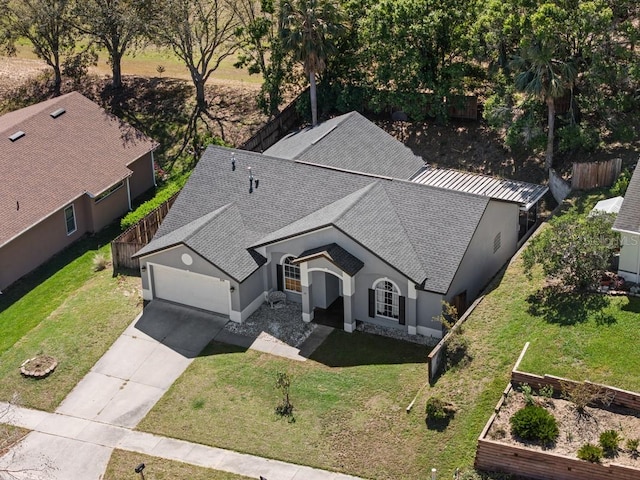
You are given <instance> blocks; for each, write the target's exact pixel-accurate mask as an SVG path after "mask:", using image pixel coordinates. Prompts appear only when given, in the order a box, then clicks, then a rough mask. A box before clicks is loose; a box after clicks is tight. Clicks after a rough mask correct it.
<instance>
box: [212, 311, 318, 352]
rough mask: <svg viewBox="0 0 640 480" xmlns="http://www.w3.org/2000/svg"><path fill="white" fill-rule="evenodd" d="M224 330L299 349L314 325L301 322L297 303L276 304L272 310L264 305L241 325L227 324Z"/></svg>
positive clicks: (300, 312)
mask: <svg viewBox="0 0 640 480" xmlns="http://www.w3.org/2000/svg"><path fill="white" fill-rule="evenodd" d="M224 328H225V329H227V330H229V331H230V332H233V333H237V334H239V335H245V336H247V337H257V338H264V339H265V340H269V341H274V342H278V343H283V344H286V345H289V346H292V347H296V348H299V347H300V345H302V343H303V342H304V341H305V340H306V339H307V337H308V336H309V335H311V332H313V330H314V329H315V328H316V324H314V323H305V322H303V321H302V306H301V305H300V304H298V303H288V304H286V305H285V304H276V305H274V308H271V307H270V306H269V305H268V304H266V303H264V304H262V305H261V306H260V308H258V310H256V311H255V312H254V313H253V314H252V315H251V316H250V317H249V318H248V319H247V320H245V321H244V322H243V323H235V322H228V323H227V324H226V325H225V327H224Z"/></svg>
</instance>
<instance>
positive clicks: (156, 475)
mask: <svg viewBox="0 0 640 480" xmlns="http://www.w3.org/2000/svg"><path fill="white" fill-rule="evenodd" d="M140 463H144V464H145V466H146V468H145V469H144V478H145V480H175V479H189V480H249V478H248V477H243V476H241V475H234V474H232V473H226V472H221V471H219V470H211V469H208V468H202V467H195V466H193V465H188V464H186V463H180V462H174V461H171V460H165V459H164V458H158V457H150V456H149V455H142V454H141V453H133V452H126V451H124V450H114V451H113V454H112V455H111V460H110V461H109V465H108V466H107V471H106V473H105V474H104V476H103V477H102V478H103V480H125V479H134V478H139V477H138V475H137V474H135V473H134V471H133V470H134V468H135V467H136V466H137V465H139V464H140Z"/></svg>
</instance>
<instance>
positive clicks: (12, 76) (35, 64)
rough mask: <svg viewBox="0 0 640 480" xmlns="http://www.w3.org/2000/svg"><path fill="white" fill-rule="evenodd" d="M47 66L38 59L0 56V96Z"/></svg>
mask: <svg viewBox="0 0 640 480" xmlns="http://www.w3.org/2000/svg"><path fill="white" fill-rule="evenodd" d="M47 68H48V67H47V65H46V64H45V63H44V62H42V61H40V60H27V59H25V58H9V57H0V96H4V95H6V93H7V92H8V91H10V90H12V89H14V88H17V87H19V86H20V85H22V84H23V83H25V82H26V81H27V80H29V79H31V78H34V77H37V76H38V75H40V74H41V73H42V72H44V71H45V70H46V69H47Z"/></svg>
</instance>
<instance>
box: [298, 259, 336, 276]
mask: <svg viewBox="0 0 640 480" xmlns="http://www.w3.org/2000/svg"><path fill="white" fill-rule="evenodd" d="M306 263H308V262H302V263H300V266H302V265H305V264H306ZM307 272H309V273H312V272H322V273H330V274H331V275H333V276H334V277H336V278H338V279H342V274H340V275H338V274H337V273H336V272H334V271H333V270H331V269H329V268H325V267H312V268H307Z"/></svg>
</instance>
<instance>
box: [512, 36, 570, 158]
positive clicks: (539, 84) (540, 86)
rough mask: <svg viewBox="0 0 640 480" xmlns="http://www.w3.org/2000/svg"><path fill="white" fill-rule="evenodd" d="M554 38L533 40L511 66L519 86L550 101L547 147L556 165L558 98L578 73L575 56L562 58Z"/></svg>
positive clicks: (546, 156)
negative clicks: (555, 46) (553, 42)
mask: <svg viewBox="0 0 640 480" xmlns="http://www.w3.org/2000/svg"><path fill="white" fill-rule="evenodd" d="M555 53H556V51H555V50H554V48H553V45H552V44H551V42H548V43H545V42H542V41H535V42H532V43H531V44H530V45H529V46H528V48H526V49H525V50H524V52H523V54H522V56H516V57H514V58H513V59H512V60H511V68H512V69H513V71H514V72H518V73H517V74H516V76H515V86H516V88H517V89H518V90H520V91H522V92H524V93H526V94H528V95H532V96H534V97H537V98H539V99H541V100H542V101H544V102H545V103H546V104H547V110H548V112H547V115H548V117H547V126H548V129H549V131H548V133H547V150H546V154H545V168H546V169H547V170H549V169H550V168H551V167H552V165H553V139H554V128H555V118H556V108H555V99H556V98H559V97H562V96H563V95H564V94H565V92H566V91H567V90H568V89H571V88H573V84H574V82H575V81H576V77H577V76H578V69H577V64H576V61H575V60H574V59H571V58H570V59H568V60H564V61H563V60H558V59H557V58H556V55H555Z"/></svg>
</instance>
